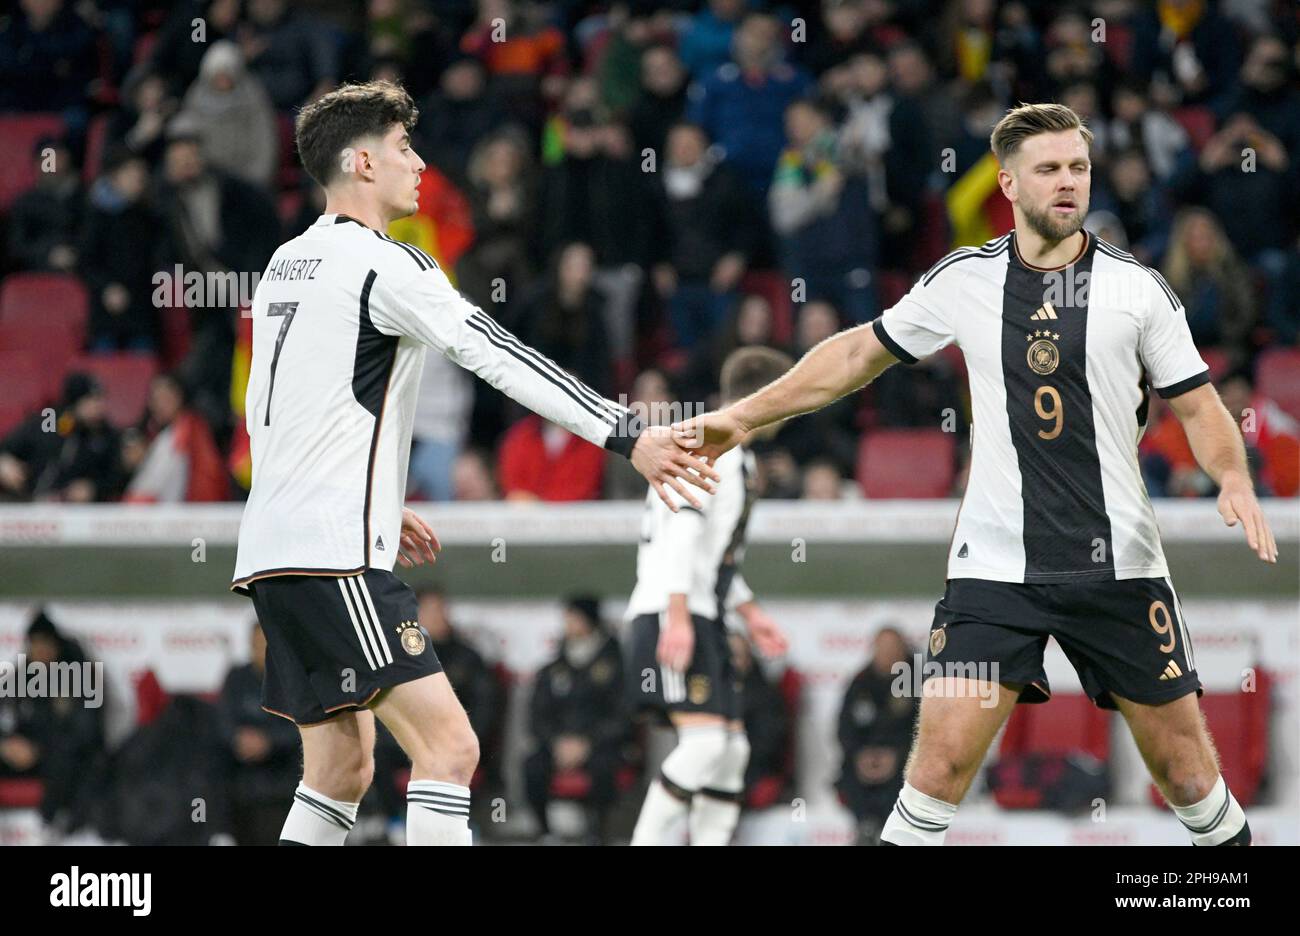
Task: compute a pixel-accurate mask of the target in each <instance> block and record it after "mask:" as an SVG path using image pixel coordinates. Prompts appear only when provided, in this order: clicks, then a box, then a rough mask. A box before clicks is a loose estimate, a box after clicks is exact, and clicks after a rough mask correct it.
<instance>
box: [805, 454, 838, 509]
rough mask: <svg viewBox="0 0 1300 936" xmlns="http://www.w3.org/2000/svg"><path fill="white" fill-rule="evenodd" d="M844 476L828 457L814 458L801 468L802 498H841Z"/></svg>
mask: <svg viewBox="0 0 1300 936" xmlns="http://www.w3.org/2000/svg"><path fill="white" fill-rule="evenodd" d="M843 497H844V476H843V475H842V474H840V469H839V466H838V465H836V464H835V462H833V461H831V460H830V459H829V458H814V459H813V460H812V461H810V462H809V463H808V464H807V465H806V466H805V467H804V470H803V499H804V500H841V499H842V498H843Z"/></svg>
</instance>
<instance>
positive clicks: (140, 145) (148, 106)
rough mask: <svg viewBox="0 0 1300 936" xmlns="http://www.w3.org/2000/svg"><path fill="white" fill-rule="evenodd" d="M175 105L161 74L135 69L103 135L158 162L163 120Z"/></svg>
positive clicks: (163, 140)
mask: <svg viewBox="0 0 1300 936" xmlns="http://www.w3.org/2000/svg"><path fill="white" fill-rule="evenodd" d="M187 44H190V45H193V43H187ZM200 48H202V47H200ZM196 74H197V67H196ZM183 90H184V89H182V91H183ZM179 106H180V104H179V101H178V100H177V98H176V97H174V96H173V95H172V94H171V93H170V92H169V91H168V89H167V82H166V80H165V79H164V78H163V76H162V74H160V73H159V72H154V71H143V70H141V71H137V72H135V73H134V74H133V75H132V76H131V77H130V78H128V79H127V82H126V85H125V86H124V87H123V88H122V105H121V106H120V107H119V108H118V109H116V110H114V111H113V112H112V114H111V116H110V117H109V119H108V130H107V133H106V136H107V138H108V140H109V145H110V146H112V145H122V146H125V147H126V148H127V149H129V150H130V151H131V152H132V153H135V154H136V155H137V156H142V157H143V158H144V159H145V160H146V161H147V162H148V163H149V165H150V166H156V165H158V164H159V163H161V162H162V158H163V151H164V149H165V148H166V145H167V137H166V130H167V122H168V121H169V120H171V119H172V117H173V116H175V114H176V109H177V108H178V107H179Z"/></svg>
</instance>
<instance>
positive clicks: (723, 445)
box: [672, 409, 749, 461]
mask: <svg viewBox="0 0 1300 936" xmlns="http://www.w3.org/2000/svg"><path fill="white" fill-rule="evenodd" d="M672 430H673V438H675V439H676V440H677V444H678V445H680V446H682V447H683V448H687V449H690V450H691V451H693V452H695V453H696V454H697V455H702V456H704V457H705V458H707V459H708V460H709V461H714V460H715V459H717V457H718V456H719V455H721V454H722V453H723V452H727V451H730V450H731V449H733V448H735V447H736V446H737V445H739V444H740V443H741V442H743V441H744V440H745V436H746V434H747V433H748V432H749V429H748V428H747V427H746V426H744V425H743V424H742V423H741V422H740V420H739V419H737V418H736V417H735V415H734V414H733V413H732V412H731V410H730V409H722V410H717V411H715V412H712V413H705V414H703V415H702V416H696V417H694V418H692V419H683V420H681V421H680V422H675V423H673V425H672Z"/></svg>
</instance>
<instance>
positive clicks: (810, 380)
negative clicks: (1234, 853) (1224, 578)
mask: <svg viewBox="0 0 1300 936" xmlns="http://www.w3.org/2000/svg"><path fill="white" fill-rule="evenodd" d="M1091 140H1092V134H1091V132H1090V131H1089V130H1088V129H1087V128H1086V127H1084V126H1083V124H1082V122H1081V121H1080V120H1079V117H1078V115H1077V114H1075V113H1074V112H1073V111H1072V110H1070V109H1069V108H1068V107H1064V106H1062V105H1059V104H1032V105H1031V104H1022V105H1020V106H1019V107H1016V108H1014V109H1012V110H1010V111H1008V113H1007V114H1006V115H1005V116H1004V117H1003V119H1002V120H1001V121H999V123H998V125H997V126H996V127H995V128H994V130H993V133H992V137H991V140H990V142H991V145H992V149H993V152H994V153H995V154H996V155H997V157H998V161H999V163H1000V165H1001V169H1000V171H999V173H998V181H999V184H1000V185H1001V188H1002V192H1003V194H1004V195H1005V196H1006V197H1007V199H1008V200H1009V201H1010V202H1011V203H1012V207H1013V210H1014V214H1015V228H1014V230H1013V231H1012V232H1010V233H1009V234H1006V235H1004V236H1002V237H999V238H996V239H994V240H992V241H990V242H988V243H987V244H985V245H984V246H982V247H979V248H963V249H961V250H958V251H955V252H954V253H952V254H949V255H948V256H947V257H945V258H943V259H942V260H940V261H939V262H938V263H937V264H935V266H934V267H932V268H931V270H930V271H929V272H928V273H926V275H925V276H924V277H922V278H921V280H920V281H919V282H918V283H917V284H916V285H915V286H914V287H913V288H912V290H911V291H910V292H909V293H908V294H907V295H906V296H905V297H904V298H903V299H902V300H900V301H899V302H898V303H897V304H896V305H894V306H893V307H891V308H890V309H889V310H887V311H886V312H885V313H884V315H882V316H881V317H880V318H879V319H877V320H876V321H875V322H872V323H869V324H867V325H863V326H860V327H858V328H854V329H850V330H848V331H844V332H841V333H840V334H838V335H835V336H833V337H831V338H828V339H827V340H826V341H824V342H822V343H821V344H820V345H818V346H817V347H816V348H814V349H813V350H811V351H810V352H808V354H806V355H805V356H804V358H803V360H801V361H800V362H799V364H797V365H796V366H795V368H794V369H793V370H792V371H791V372H790V373H788V374H787V375H786V376H785V377H783V378H782V379H781V380H778V381H776V382H775V383H774V384H772V385H771V386H769V387H766V388H764V389H763V390H760V391H759V392H758V393H755V394H754V395H753V396H751V397H749V398H747V399H744V400H741V401H740V402H739V403H736V404H733V405H731V406H729V407H726V408H725V409H722V410H720V411H719V412H716V413H708V414H704V415H703V416H699V417H696V418H695V419H694V420H688V421H683V422H682V423H679V424H675V426H674V429H676V430H677V431H679V432H681V434H682V437H683V440H684V441H687V442H689V443H691V444H698V445H700V451H701V452H703V453H704V454H705V455H707V456H710V457H717V456H719V455H721V454H722V453H723V452H725V451H726V450H727V449H729V448H730V447H732V446H734V445H736V444H738V443H739V441H740V440H742V439H743V438H744V437H745V435H746V434H747V433H749V432H752V431H753V430H754V429H756V428H758V427H762V426H766V425H768V424H770V423H772V422H774V421H776V420H780V419H785V418H787V417H790V416H792V415H795V414H797V413H805V412H808V411H810V410H814V409H817V408H819V407H821V406H825V405H826V404H827V403H829V402H831V401H832V400H835V399H837V398H839V397H841V396H843V395H844V394H846V393H850V392H852V391H854V390H856V389H858V388H859V387H862V386H863V385H865V384H867V383H869V382H870V381H871V380H873V379H874V378H875V377H876V376H877V375H879V374H880V373H881V372H882V371H884V370H885V369H886V368H887V367H889V366H890V365H892V364H894V363H896V362H897V361H899V360H902V361H905V362H908V363H912V362H914V361H915V360H916V359H918V358H921V357H925V356H927V355H930V354H933V353H934V352H936V351H938V350H940V349H942V348H943V347H946V346H947V345H949V344H954V343H955V344H956V345H957V346H958V347H960V348H961V351H962V354H963V356H964V357H965V359H966V365H967V370H968V372H969V374H970V385H971V401H972V407H973V411H974V421H973V429H972V465H971V472H970V481H969V483H968V485H967V490H966V496H965V499H964V500H963V504H962V507H961V509H960V510H959V512H958V519H957V526H956V531H955V535H954V536H953V540H952V545H951V547H950V551H949V558H948V576H947V577H948V586H947V590H946V592H945V594H944V597H943V599H942V600H941V601H940V602H939V603H938V605H937V607H936V609H935V619H934V624H933V626H932V629H931V634H930V640H929V647H928V653H927V658H926V666H927V672H929V671H930V669H929V667H930V664H931V663H937V664H939V665H940V666H941V667H944V666H946V665H947V664H954V666H953V667H952V668H951V669H945V670H944V671H943V672H944V675H941V676H934V677H933V678H931V679H929V680H928V681H927V682H926V684H925V687H926V688H925V696H924V698H923V699H922V702H921V714H920V720H919V725H918V728H917V735H916V739H915V741H914V743H913V747H912V753H911V756H910V758H909V763H908V767H907V773H906V781H905V783H904V786H903V790H902V793H901V794H900V795H899V798H898V801H897V803H896V805H895V809H894V812H893V813H892V814H891V816H890V818H889V820H888V821H887V822H886V825H885V829H884V832H883V834H882V839H883V841H884V842H886V843H888V844H895V845H903V844H927V845H937V844H942V842H943V839H944V835H945V833H946V831H947V829H948V825H949V823H950V821H951V820H952V817H953V816H954V814H955V813H956V809H957V804H958V803H960V802H961V799H962V797H963V796H964V795H965V794H966V791H967V789H968V788H969V786H970V784H971V782H972V780H973V779H974V777H975V774H976V772H977V770H978V769H979V766H980V764H981V763H982V762H983V759H984V755H985V752H986V751H987V749H988V746H989V744H990V743H991V742H992V740H993V738H994V736H995V735H996V734H997V732H998V730H999V729H1000V728H1001V726H1002V725H1003V723H1004V722H1005V721H1006V719H1007V717H1008V716H1009V715H1010V714H1011V711H1012V708H1013V707H1014V705H1015V704H1016V703H1017V702H1042V701H1045V700H1046V698H1047V697H1048V694H1049V693H1050V687H1049V686H1048V684H1047V678H1046V674H1045V673H1044V672H1043V648H1044V646H1045V645H1046V642H1047V638H1048V637H1049V636H1050V637H1054V638H1056V640H1057V642H1058V643H1059V644H1060V645H1061V647H1062V649H1063V650H1064V651H1065V653H1066V654H1067V656H1068V657H1069V659H1070V662H1071V663H1072V665H1073V666H1074V668H1075V670H1076V671H1077V672H1078V674H1079V677H1080V681H1081V682H1082V683H1083V686H1084V689H1085V691H1086V692H1087V693H1088V694H1089V695H1090V696H1091V697H1092V698H1093V700H1094V702H1096V704H1098V705H1099V706H1102V707H1105V708H1117V709H1118V710H1119V711H1120V712H1121V713H1122V714H1123V716H1124V718H1125V720H1126V721H1127V722H1128V725H1129V728H1130V730H1131V731H1132V734H1133V737H1134V740H1135V741H1136V742H1137V746H1138V748H1139V749H1140V750H1141V752H1142V755H1143V758H1144V759H1145V761H1146V763H1147V766H1148V767H1149V768H1150V770H1151V774H1152V776H1153V778H1154V779H1155V782H1156V784H1157V785H1158V786H1159V788H1160V790H1161V792H1162V793H1163V794H1164V796H1165V799H1166V800H1167V801H1168V802H1169V803H1170V804H1171V805H1172V806H1173V808H1174V811H1175V813H1176V814H1177V815H1178V818H1179V820H1180V821H1181V822H1182V823H1183V825H1185V826H1186V827H1187V829H1188V831H1189V833H1190V835H1191V839H1192V842H1193V843H1194V844H1196V845H1244V844H1249V842H1250V827H1249V825H1248V824H1247V823H1246V817H1245V813H1244V812H1243V811H1242V808H1241V806H1240V805H1239V804H1238V803H1237V801H1236V799H1235V798H1234V797H1233V796H1232V793H1231V791H1229V790H1228V788H1227V786H1226V785H1225V784H1224V781H1223V777H1222V776H1221V774H1220V772H1219V764H1218V760H1217V754H1216V752H1215V749H1214V744H1213V741H1212V739H1211V738H1210V736H1209V733H1208V731H1207V730H1206V727H1205V724H1204V722H1203V720H1202V718H1201V713H1200V710H1199V704H1198V702H1197V697H1198V695H1199V693H1200V691H1201V687H1200V682H1199V680H1198V679H1197V677H1196V672H1195V656H1194V653H1193V650H1192V647H1191V645H1190V640H1189V636H1188V631H1187V625H1186V622H1185V621H1184V620H1183V613H1182V608H1181V606H1180V605H1179V602H1178V598H1177V595H1176V594H1175V593H1174V590H1173V585H1172V583H1171V582H1170V579H1169V571H1168V568H1167V566H1166V564H1165V558H1164V552H1163V550H1162V548H1161V545H1160V539H1159V532H1158V530H1157V528H1156V524H1155V516H1154V513H1153V511H1152V509H1151V504H1150V500H1149V499H1148V497H1147V494H1146V491H1145V489H1144V487H1143V484H1142V480H1141V475H1140V473H1139V470H1138V462H1137V442H1138V439H1139V438H1140V436H1141V433H1142V429H1143V428H1144V426H1145V422H1146V409H1147V407H1146V403H1147V390H1148V387H1153V388H1154V389H1155V390H1156V392H1157V393H1159V394H1160V396H1161V397H1163V398H1164V399H1166V400H1167V401H1168V404H1169V406H1170V407H1171V408H1172V409H1173V411H1174V413H1175V415H1176V416H1177V417H1178V419H1179V420H1180V421H1181V422H1182V424H1183V428H1184V430H1185V431H1186V433H1187V439H1188V441H1189V442H1190V443H1191V447H1192V451H1193V453H1194V454H1195V456H1196V459H1197V461H1198V462H1199V464H1200V465H1201V467H1202V468H1203V469H1204V470H1205V471H1206V473H1207V474H1209V476H1210V477H1211V478H1213V479H1214V481H1215V482H1216V483H1217V484H1218V485H1219V491H1220V493H1219V499H1218V507H1219V513H1220V515H1221V516H1222V517H1223V520H1224V522H1225V523H1226V524H1227V525H1229V526H1235V525H1237V524H1240V525H1241V526H1242V528H1243V529H1244V532H1245V537H1246V542H1247V543H1248V544H1249V546H1250V548H1251V549H1252V550H1253V551H1254V552H1255V553H1256V554H1257V555H1258V557H1259V558H1260V559H1261V560H1262V561H1264V562H1268V563H1275V562H1276V561H1277V545H1276V543H1275V541H1274V538H1273V534H1272V532H1271V531H1270V529H1269V525H1268V522H1267V520H1266V519H1265V517H1264V513H1263V511H1262V510H1261V508H1260V505H1259V502H1258V501H1257V500H1256V498H1255V491H1254V486H1253V484H1252V481H1251V477H1250V472H1249V469H1248V467H1247V463H1246V457H1245V451H1244V447H1243V444H1242V437H1241V432H1240V431H1239V430H1238V428H1237V426H1236V425H1235V424H1234V422H1233V420H1232V417H1231V416H1230V415H1229V414H1228V412H1227V410H1226V409H1225V408H1224V406H1223V404H1222V402H1220V400H1219V396H1218V394H1217V393H1216V392H1215V390H1214V387H1213V386H1212V385H1211V384H1210V382H1209V372H1208V368H1207V367H1206V366H1205V363H1204V362H1203V361H1202V360H1201V358H1200V355H1199V354H1198V353H1197V351H1196V348H1195V346H1194V345H1193V343H1192V339H1191V334H1190V332H1189V330H1188V327H1187V320H1186V311H1185V310H1184V309H1183V307H1182V304H1181V303H1180V302H1179V301H1178V299H1177V296H1175V295H1174V293H1173V291H1172V290H1171V289H1170V288H1169V286H1168V284H1167V283H1165V281H1164V279H1163V278H1162V277H1161V276H1160V274H1159V273H1157V272H1156V271H1154V270H1151V269H1148V268H1147V267H1144V266H1142V265H1141V264H1140V263H1138V262H1137V261H1136V260H1134V259H1133V257H1132V256H1130V255H1129V254H1126V253H1124V252H1123V251H1120V250H1119V249H1117V248H1115V247H1113V246H1111V245H1109V244H1106V243H1105V242H1103V241H1101V240H1100V239H1099V238H1097V237H1095V236H1094V235H1092V234H1090V233H1089V232H1087V231H1085V230H1084V229H1083V220H1084V217H1085V215H1086V214H1087V210H1088V199H1089V190H1090V171H1091V160H1090V157H1089V144H1090V143H1091ZM1085 274H1086V275H1085ZM972 667H976V668H972ZM971 673H975V674H977V675H979V676H980V677H982V678H977V679H972V678H971V677H970V676H969V675H966V674H971ZM953 674H961V675H953ZM989 699H992V700H993V702H994V703H995V704H994V705H992V706H989V705H988V700H989Z"/></svg>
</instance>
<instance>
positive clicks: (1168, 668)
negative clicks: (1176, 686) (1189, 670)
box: [1160, 660, 1183, 682]
mask: <svg viewBox="0 0 1300 936" xmlns="http://www.w3.org/2000/svg"><path fill="white" fill-rule="evenodd" d="M1181 675H1183V671H1182V670H1181V669H1180V668H1179V666H1178V664H1177V663H1175V662H1174V661H1173V660H1170V661H1169V662H1168V663H1167V664H1166V665H1165V671H1164V672H1163V673H1162V674H1161V675H1160V681H1161V682H1164V681H1165V680H1166V679H1177V678H1178V677H1179V676H1181Z"/></svg>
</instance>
